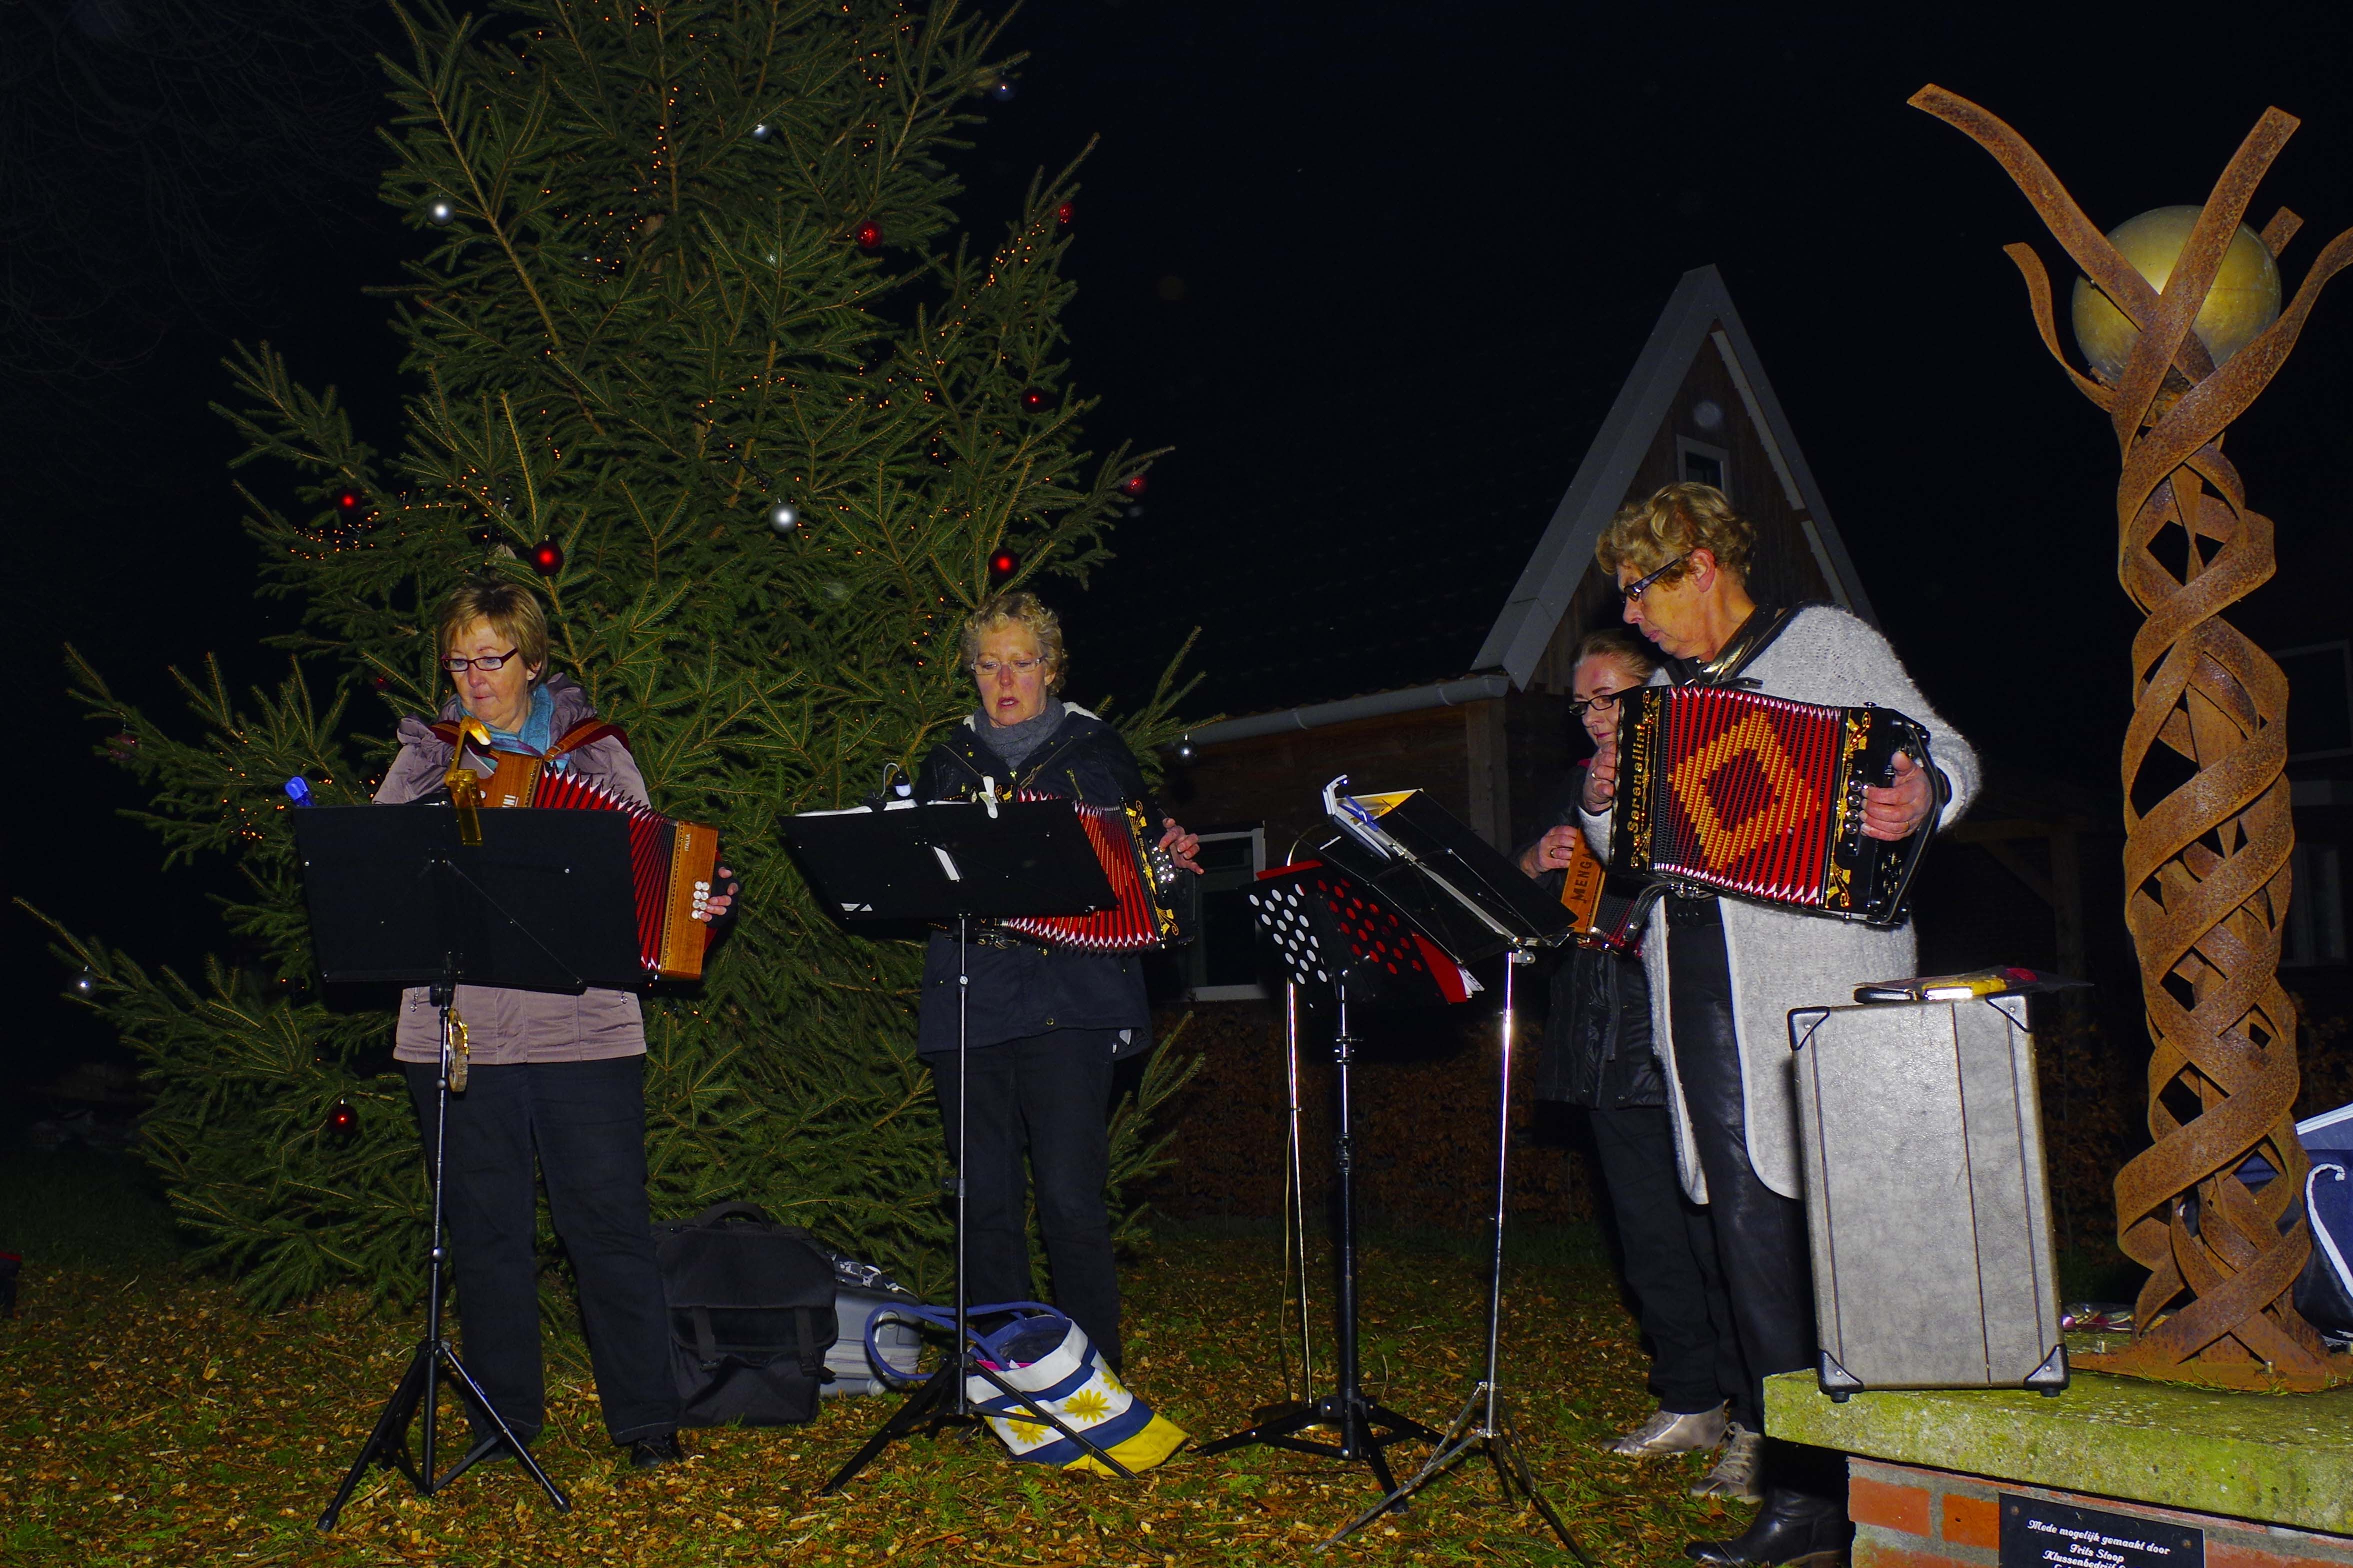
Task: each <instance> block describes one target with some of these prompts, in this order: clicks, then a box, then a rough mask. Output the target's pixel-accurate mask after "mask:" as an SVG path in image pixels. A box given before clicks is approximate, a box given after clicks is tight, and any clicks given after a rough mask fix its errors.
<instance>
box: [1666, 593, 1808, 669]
mask: <svg viewBox="0 0 2353 1568" xmlns="http://www.w3.org/2000/svg"><path fill="white" fill-rule="evenodd" d="M1799 607H1800V606H1799V605H1775V606H1773V607H1772V608H1770V609H1767V608H1763V607H1759V608H1757V609H1755V610H1751V611H1750V612H1749V613H1748V618H1747V619H1746V620H1745V621H1743V622H1741V623H1740V626H1739V627H1738V628H1737V629H1736V630H1735V631H1734V632H1733V634H1732V637H1731V639H1730V640H1729V641H1727V642H1726V643H1725V645H1724V647H1721V648H1719V649H1718V650H1717V651H1716V655H1715V658H1712V659H1709V660H1708V661H1707V662H1706V663H1705V664H1703V665H1701V666H1699V667H1698V668H1696V669H1694V671H1693V672H1692V674H1691V677H1690V679H1689V680H1688V681H1687V682H1678V684H1689V685H1693V686H1730V685H1732V684H1733V683H1734V682H1735V681H1736V680H1737V679H1739V677H1740V672H1741V671H1742V670H1744V669H1746V668H1748V667H1749V666H1750V665H1751V664H1754V663H1755V662H1756V661H1757V655H1758V654H1761V653H1763V652H1764V651H1765V650H1766V649H1767V648H1768V647H1772V646H1773V639H1774V638H1776V637H1779V636H1780V635H1781V633H1782V632H1783V631H1784V630H1786V629H1787V628H1788V625H1789V623H1790V621H1791V620H1793V619H1795V618H1796V616H1797V614H1798V611H1799Z"/></svg>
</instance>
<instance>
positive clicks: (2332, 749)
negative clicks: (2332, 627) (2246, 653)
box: [2272, 638, 2353, 759]
mask: <svg viewBox="0 0 2353 1568" xmlns="http://www.w3.org/2000/svg"><path fill="white" fill-rule="evenodd" d="M2272 657H2273V658H2275V659H2277V660H2279V667H2280V669H2281V670H2282V671H2283V672H2284V674H2285V675H2286V676H2287V689H2288V698H2287V752H2288V755H2289V756H2290V757H2293V758H2297V759H2303V758H2306V757H2353V643H2348V641H2346V640H2345V639H2342V638H2340V639H2338V640H2337V641H2336V642H2324V643H2313V644H2311V645H2309V646H2307V647H2284V648H2278V649H2274V651H2273V654H2272Z"/></svg>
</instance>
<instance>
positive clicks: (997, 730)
mask: <svg viewBox="0 0 2353 1568" xmlns="http://www.w3.org/2000/svg"><path fill="white" fill-rule="evenodd" d="M960 652H961V655H962V658H963V661H964V665H965V668H967V669H969V670H970V671H971V672H972V675H973V679H974V681H975V683H976V685H977V687H978V689H979V695H980V702H979V706H978V707H977V708H976V710H974V712H973V713H972V714H971V715H970V716H968V717H967V718H966V719H965V721H964V722H963V723H962V724H961V725H959V726H957V727H956V728H955V730H954V731H951V732H950V734H949V735H948V736H947V738H946V739H944V740H943V741H941V742H939V743H938V744H936V745H934V747H933V748H932V750H931V752H930V754H929V755H928V756H927V757H925V759H924V761H923V768H922V771H921V772H920V773H918V774H917V775H916V779H915V798H916V799H918V800H952V799H962V798H966V797H969V796H970V795H974V794H976V793H978V792H979V791H980V789H981V787H982V781H983V780H984V779H990V780H994V781H995V783H996V786H997V789H998V791H1000V792H1002V791H1005V790H1007V789H1023V790H1029V791H1032V792H1035V793H1038V794H1042V795H1058V796H1064V797H1068V798H1071V799H1073V800H1078V801H1081V802H1083V803H1084V804H1086V805H1113V806H1115V805H1123V804H1124V803H1126V802H1129V801H1136V800H1143V799H1145V798H1147V792H1146V790H1145V783H1144V774H1143V773H1142V771H1141V770H1140V769H1139V768H1138V767H1137V766H1136V763H1135V757H1134V753H1133V752H1130V751H1129V750H1128V749H1127V743H1126V742H1124V741H1122V740H1121V739H1120V737H1119V731H1116V730H1114V729H1113V728H1112V727H1111V726H1110V725H1109V724H1106V723H1104V722H1103V721H1102V720H1101V719H1098V718H1097V717H1095V716H1094V715H1093V714H1092V713H1090V712H1088V711H1087V710H1085V709H1083V708H1080V707H1075V706H1073V705H1071V704H1069V703H1066V702H1064V701H1062V700H1061V699H1060V696H1058V695H1057V694H1058V693H1059V692H1060V690H1061V689H1062V681H1063V677H1064V675H1065V674H1066V673H1067V671H1066V668H1065V661H1064V657H1063V651H1062V628H1061V623H1060V621H1059V620H1058V619H1057V618H1056V617H1055V616H1054V613H1053V612H1052V611H1051V610H1049V609H1048V608H1046V606H1045V605H1042V604H1040V603H1039V600H1038V597H1037V595H1034V594H1030V593H1027V592H1023V591H1015V592H1012V593H1008V594H1003V595H998V596H997V597H995V598H992V599H990V600H988V601H987V602H986V603H984V604H983V605H981V606H980V607H979V608H978V609H976V610H975V611H974V612H973V614H972V616H970V617H969V618H968V619H967V620H966V621H965V625H964V629H963V633H962V637H961V647H960ZM1160 842H1161V845H1162V846H1163V847H1166V849H1168V850H1169V851H1170V853H1171V854H1172V855H1173V856H1174V857H1175V858H1176V863H1177V864H1178V865H1179V866H1182V867H1183V868H1186V869H1187V870H1188V871H1195V872H1198V870H1200V867H1199V866H1198V864H1196V863H1195V861H1194V859H1193V857H1194V855H1195V854H1196V853H1197V852H1198V850H1199V848H1200V840H1199V839H1198V838H1195V837H1193V836H1192V835H1191V834H1188V833H1187V832H1186V831H1185V830H1184V829H1183V828H1181V827H1178V826H1176V823H1174V822H1173V821H1172V822H1168V823H1167V824H1166V832H1165V833H1164V834H1163V835H1162V836H1161V839H1160ZM956 945H957V944H956V937H955V933H954V932H952V931H942V932H936V933H934V935H933V937H932V939H931V947H930V950H929V951H928V952H926V953H925V954H924V959H923V1010H922V1015H921V1018H920V1020H919V1024H918V1028H917V1036H916V1050H917V1052H918V1053H919V1054H920V1055H922V1056H923V1058H924V1059H925V1060H926V1061H928V1062H929V1063H930V1064H931V1068H932V1075H933V1079H932V1081H933V1088H934V1092H935V1094H936V1095H937V1097H938V1100H939V1107H940V1123H941V1127H942V1130H943V1131H944V1132H945V1133H946V1136H947V1147H948V1157H949V1158H950V1159H951V1160H953V1159H955V1154H956V1144H957V1137H956V1134H957V1123H956V1071H957V1068H956V1040H957V1026H956V974H957V969H958V953H957V952H956ZM962 967H963V971H964V973H965V975H966V976H967V977H968V979H969V982H970V984H969V985H968V987H967V994H966V998H965V1025H966V1027H967V1028H968V1029H969V1032H970V1033H969V1047H970V1068H969V1071H970V1079H969V1081H968V1082H967V1083H965V1086H964V1096H965V1103H966V1105H967V1106H968V1107H969V1110H970V1115H971V1125H970V1128H969V1131H968V1137H967V1139H966V1141H965V1168H964V1169H963V1170H962V1171H961V1172H960V1173H959V1174H960V1175H961V1176H962V1178H963V1181H964V1184H965V1270H966V1274H965V1299H966V1300H971V1301H976V1302H996V1301H1022V1300H1030V1299H1031V1290H1030V1279H1029V1226H1028V1223H1027V1215H1028V1205H1027V1203H1026V1202H1025V1201H1024V1199H1025V1197H1026V1196H1027V1194H1028V1190H1029V1186H1030V1184H1031V1181H1033V1180H1034V1183H1035V1185H1036V1193H1037V1203H1038V1219H1039V1226H1040V1228H1041V1229H1042V1230H1043V1231H1044V1232H1045V1239H1046V1258H1047V1262H1048V1265H1049V1267H1050V1268H1051V1269H1052V1272H1053V1287H1054V1289H1053V1300H1054V1304H1055V1306H1057V1307H1058V1308H1060V1310H1062V1311H1063V1312H1064V1313H1066V1314H1067V1315H1068V1316H1069V1317H1070V1319H1071V1321H1073V1322H1075V1323H1077V1324H1078V1325H1079V1327H1080V1328H1081V1329H1082V1330H1083V1331H1085V1333H1086V1336H1087V1338H1088V1339H1089V1340H1090V1341H1091V1342H1092V1343H1093V1344H1094V1345H1095V1346H1096V1347H1097V1349H1098V1350H1099V1351H1100V1352H1101V1353H1102V1355H1103V1360H1104V1361H1105V1362H1107V1363H1109V1364H1110V1365H1111V1366H1112V1368H1113V1370H1115V1371H1116V1370H1118V1369H1119V1368H1120V1366H1121V1363H1122V1360H1123V1356H1122V1350H1121V1344H1120V1331H1119V1279H1118V1274H1117V1270H1116V1268H1115V1265H1114V1263H1113V1257H1112V1241H1111V1212H1110V1207H1109V1205H1108V1203H1107V1202H1106V1200H1105V1197H1104V1191H1103V1189H1104V1185H1105V1184H1106V1183H1107V1182H1108V1181H1109V1179H1110V1173H1111V1141H1110V1130H1109V1126H1108V1124H1107V1120H1106V1118H1107V1113H1108V1110H1109V1108H1110V1104H1111V1089H1112V1064H1113V1062H1114V1061H1117V1060H1121V1059H1124V1058H1128V1057H1132V1056H1136V1055H1139V1054H1141V1053H1142V1052H1144V1051H1146V1050H1149V1049H1150V1048H1151V1047H1152V1016H1151V1011H1150V1008H1149V1006H1148V1005H1147V1004H1146V1002H1145V992H1144V969H1143V965H1142V963H1140V962H1139V961H1138V959H1137V957H1136V955H1134V954H1133V953H1119V952H1078V951H1076V950H1073V949H1070V948H1047V947H1044V946H1041V945H1039V943H1036V942H1030V941H1028V940H1026V939H1023V938H1020V937H1017V936H1013V935H1010V934H1008V933H1004V932H999V931H973V932H972V933H971V940H970V941H969V942H967V943H966V944H965V950H964V952H963V954H962ZM1025 1150H1026V1151H1027V1153H1028V1156H1029V1172H1028V1173H1027V1178H1028V1179H1025V1173H1024V1172H1023V1169H1022V1157H1023V1153H1024V1152H1025Z"/></svg>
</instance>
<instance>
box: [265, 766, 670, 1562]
mask: <svg viewBox="0 0 2353 1568" xmlns="http://www.w3.org/2000/svg"><path fill="white" fill-rule="evenodd" d="M294 847H295V852H296V854H297V855H298V856H299V857H300V858H301V864H302V883H303V897H304V900H305V901H306V902H307V903H308V905H309V906H310V913H311V946H312V949H313V951H314V952H315V953H316V955H317V958H318V963H319V973H320V977H321V978H322V980H323V981H325V982H326V983H327V984H348V983H358V984H393V985H425V986H428V987H430V988H431V995H432V1000H433V1005H434V1006H435V1008H436V1009H437V1010H438V1012H439V1014H440V1020H441V1055H440V1067H439V1070H438V1074H437V1075H436V1076H437V1079H438V1086H437V1089H436V1098H435V1101H434V1115H433V1228H432V1244H431V1249H430V1251H429V1252H428V1253H427V1261H426V1276H425V1277H426V1294H425V1337H424V1338H423V1339H421V1340H419V1341H418V1342H417V1349H416V1351H415V1352H414V1353H413V1354H412V1355H411V1356H410V1357H409V1361H408V1370H407V1371H406V1373H403V1374H402V1376H401V1380H400V1383H399V1384H398V1386H397V1387H396V1388H395V1389H394V1391H393V1394H392V1397H391V1398H390V1399H389V1400H388V1401H386V1402H385V1407H384V1411H383V1413H382V1414H381V1415H378V1416H377V1418H376V1424H375V1430H374V1431H373V1432H371V1433H370V1434H369V1436H368V1440H367V1442H366V1443H365V1445H364V1446H363V1447H361V1449H360V1453H359V1458H356V1459H354V1460H353V1462H352V1467H351V1468H350V1469H349V1470H348V1471H347V1472H345V1474H344V1476H343V1485H342V1486H341V1487H340V1488H338V1489H336V1492H335V1500H334V1501H332V1503H329V1504H328V1505H327V1510H326V1512H324V1513H323V1514H322V1515H320V1517H319V1529H320V1530H321V1531H322V1532H323V1531H331V1530H332V1529H334V1527H335V1521H336V1520H337V1519H338V1518H339V1517H340V1516H341V1515H342V1513H343V1505H344V1504H345V1503H347V1502H349V1501H350V1500H351V1496H352V1493H353V1491H354V1490H356V1489H358V1487H359V1484H360V1481H361V1480H362V1479H363V1478H364V1477H365V1476H366V1474H367V1472H368V1470H369V1469H370V1468H371V1467H373V1466H376V1465H383V1466H386V1467H389V1468H394V1469H397V1470H399V1471H400V1472H401V1474H403V1475H405V1476H406V1477H407V1478H408V1480H409V1484H410V1485H411V1486H413V1487H415V1488H416V1489H417V1491H418V1492H419V1493H420V1494H421V1495H424V1496H427V1497H430V1496H432V1495H434V1494H435V1493H437V1492H439V1491H440V1490H442V1489H444V1488H446V1487H448V1485H449V1484H450V1483H451V1482H452V1481H455V1480H456V1479H458V1478H459V1476H461V1475H463V1474H465V1473H466V1471H467V1470H469V1469H470V1468H473V1466H474V1465H476V1464H477V1463H479V1462H480V1461H481V1460H482V1459H485V1458H489V1457H490V1456H491V1454H492V1453H494V1452H496V1451H497V1450H498V1449H500V1448H501V1447H504V1448H506V1449H507V1450H508V1451H510V1452H512V1454H513V1456H514V1458H515V1459H516V1461H517V1462H518V1463H520V1464H521V1465H522V1468H524V1470H525V1471H527V1472H528V1473H529V1474H530V1476H531V1478H532V1479H533V1480H535V1481H537V1482H538V1483H539V1485H540V1488H541V1489H542V1490H543V1491H544V1492H546V1493H547V1499H548V1500H549V1501H550V1502H552V1503H554V1505H555V1506H556V1509H557V1510H559V1511H561V1512H566V1513H568V1512H570V1511H571V1509H572V1504H571V1502H570V1500H567V1499H566V1498H565V1495H564V1493H563V1492H562V1491H560V1490H558V1489H557V1488H556V1485H555V1483H554V1481H552V1480H550V1479H548V1478H547V1472H546V1471H545V1470H543V1469H542V1468H540V1466H539V1461H538V1460H536V1459H534V1458H532V1456H531V1450H530V1449H529V1448H528V1447H525V1446H524V1445H523V1444H522V1442H521V1441H520V1440H519V1439H518V1438H517V1437H516V1436H515V1435H514V1433H513V1431H512V1429H511V1428H510V1427H509V1426H507V1424H506V1422H505V1420H504V1419H503V1418H501V1416H500V1415H499V1413H498V1412H497V1410H495V1409H494V1408H492V1407H491V1402H490V1398H489V1396H488V1395H487V1394H484V1393H483V1392H482V1387H481V1384H479V1383H477V1382H475V1381H474V1377H473V1374H472V1373H470V1372H468V1371H467V1370H466V1366H465V1363H463V1362H461V1361H459V1359H458V1352H456V1351H455V1350H454V1349H452V1348H451V1347H450V1344H449V1342H448V1338H447V1337H445V1336H444V1335H443V1333H442V1331H441V1295H442V1291H441V1270H442V1265H443V1264H444V1263H446V1262H447V1261H448V1248H447V1247H444V1246H443V1244H442V1238H441V1218H442V1170H443V1166H444V1163H445V1162H446V1159H447V1154H448V1137H447V1134H448V1123H449V1096H450V1095H451V1094H452V1093H454V1092H461V1091H462V1090H463V1089H464V1087H465V1086H464V1083H463V1081H462V1079H459V1081H457V1082H454V1083H453V1082H452V1080H451V1073H452V1066H453V1059H454V1056H455V1053H454V1051H453V1048H452V1046H453V1039H454V1031H453V1029H452V1026H451V1025H452V1019H453V1015H454V1008H455V1004H456V1001H457V994H458V985H459V982H461V981H462V982H464V983H465V984H469V985H495V986H504V987H508V988H511V989H515V990H543V991H564V992H571V993H574V994H577V993H579V992H581V991H583V990H586V988H587V987H589V986H591V985H597V986H605V987H609V988H612V989H616V990H624V989H626V990H637V989H639V988H641V987H643V986H644V984H645V983H646V971H645V965H644V963H643V962H642V961H641V960H640V959H639V957H638V938H637V917H636V894H635V891H634V889H633V888H632V886H631V883H630V878H629V839H628V823H627V822H625V821H624V820H623V819H622V818H621V817H620V816H618V815H617V814H614V813H608V812H601V811H495V812H490V813H487V814H480V813H475V812H469V811H452V810H444V809H438V808H436V807H431V806H409V807H402V806H313V807H311V808H310V809H308V810H304V811H301V812H297V813H296V814H295V816H294ZM524 910H528V911H529V918H528V919H526V918H524V916H523V915H522V913H520V912H519V911H524ZM445 1381H446V1382H447V1383H448V1385H449V1386H450V1388H451V1389H452V1390H454V1391H455V1392H456V1394H458V1397H459V1403H460V1404H462V1405H464V1406H465V1408H466V1413H467V1415H468V1416H469V1417H470V1420H471V1421H472V1423H473V1427H474V1431H475V1434H476V1441H475V1443H474V1446H473V1447H471V1448H470V1449H468V1450H467V1452H466V1454H465V1455H464V1457H463V1458H459V1461H458V1462H457V1463H456V1464H455V1465H452V1466H451V1467H450V1468H449V1469H448V1471H447V1472H446V1473H438V1472H437V1469H436V1464H437V1460H436V1457H435V1451H436V1447H437V1443H438V1397H437V1396H438V1393H439V1389H440V1385H441V1384H442V1383H444V1382H445ZM412 1421H416V1422H417V1424H418V1425H419V1426H421V1427H422V1428H423V1436H424V1447H423V1451H422V1452H421V1453H420V1454H418V1455H417V1457H415V1458H411V1457H410V1454H409V1451H408V1427H409V1424H410V1423H411V1422H412Z"/></svg>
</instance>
